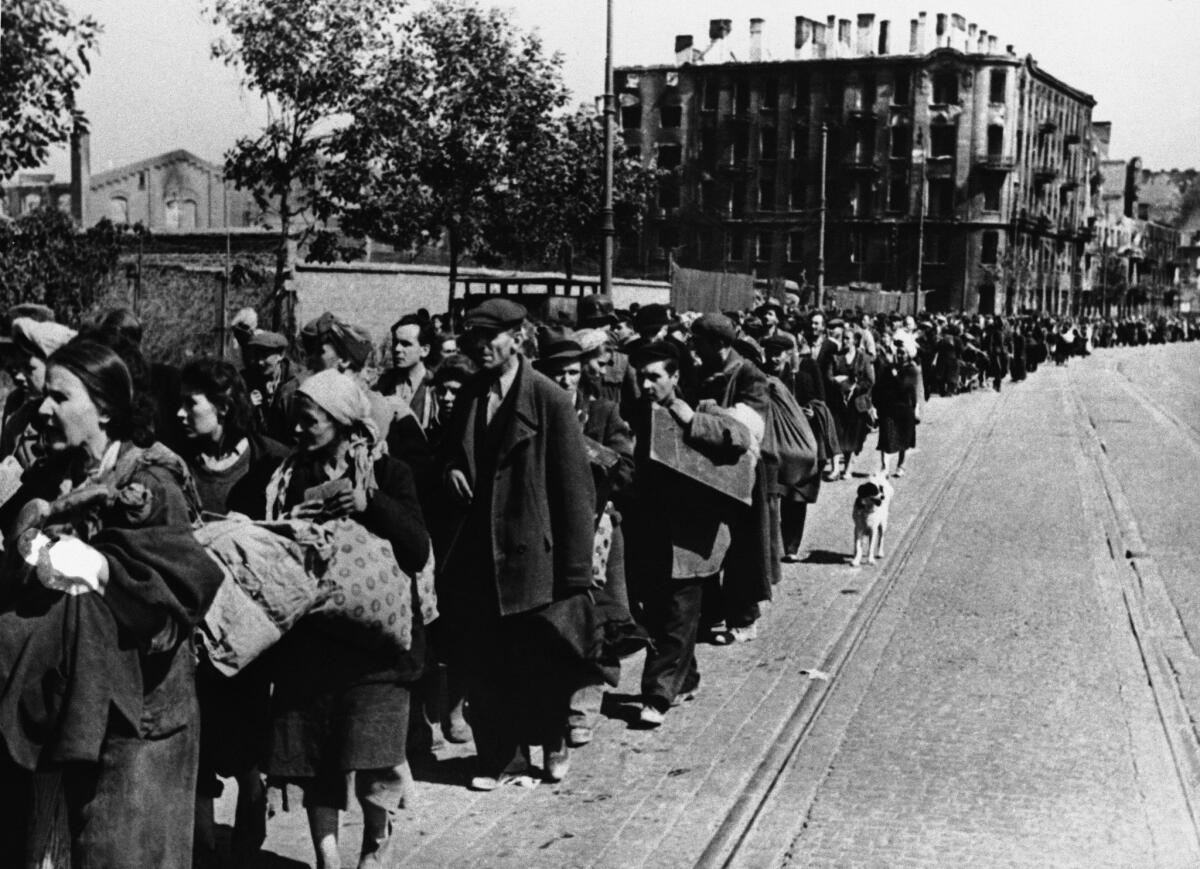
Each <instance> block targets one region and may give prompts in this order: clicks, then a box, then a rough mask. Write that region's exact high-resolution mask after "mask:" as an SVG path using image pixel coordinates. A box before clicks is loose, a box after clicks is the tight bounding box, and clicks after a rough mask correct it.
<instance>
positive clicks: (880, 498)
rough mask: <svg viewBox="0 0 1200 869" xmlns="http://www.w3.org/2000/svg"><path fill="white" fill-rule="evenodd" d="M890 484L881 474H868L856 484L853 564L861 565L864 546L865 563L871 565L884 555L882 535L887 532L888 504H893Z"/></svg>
mask: <svg viewBox="0 0 1200 869" xmlns="http://www.w3.org/2000/svg"><path fill="white" fill-rule="evenodd" d="M892 493H893V489H892V485H891V483H889V482H888V481H887V477H885V476H883V475H882V474H879V475H876V476H874V477H871V478H870V479H869V480H867V482H865V483H863V484H862V485H861V486H859V487H858V496H857V497H856V498H855V499H854V510H853V511H852V512H851V514H850V515H851V516H853V517H854V558H853V559H852V560H851V561H850V564H851V565H852V566H854V567H857V566H858V565H860V564H862V559H863V547H864V546H865V547H866V550H867V552H866V555H867V563H868V564H874V563H875V559H876V558H883V535H884V532H885V531H887V523H888V507H889V506H890V505H891V503H892Z"/></svg>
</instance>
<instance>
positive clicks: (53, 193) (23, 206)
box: [0, 172, 71, 217]
mask: <svg viewBox="0 0 1200 869" xmlns="http://www.w3.org/2000/svg"><path fill="white" fill-rule="evenodd" d="M44 206H51V207H54V208H57V209H59V210H60V211H64V212H66V213H67V214H70V213H71V185H70V183H69V182H67V181H56V180H55V178H54V174H53V173H51V172H20V173H18V174H17V177H16V178H14V179H13V180H12V182H10V183H9V184H6V185H4V189H3V196H0V214H2V215H4V216H6V217H18V216H20V215H22V214H25V213H26V212H29V211H33V210H34V209H35V208H42V207H44Z"/></svg>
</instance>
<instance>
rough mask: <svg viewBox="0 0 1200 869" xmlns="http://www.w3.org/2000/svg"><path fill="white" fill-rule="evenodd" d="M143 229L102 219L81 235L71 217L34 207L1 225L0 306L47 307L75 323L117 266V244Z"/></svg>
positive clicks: (87, 308)
mask: <svg viewBox="0 0 1200 869" xmlns="http://www.w3.org/2000/svg"><path fill="white" fill-rule="evenodd" d="M142 231H143V230H142V227H141V225H140V224H139V225H137V226H135V227H132V228H130V227H128V226H124V225H122V226H117V225H115V224H114V223H113V222H112V221H110V220H109V219H108V218H104V219H102V220H101V221H100V222H99V223H97V224H96V225H95V226H92V227H90V228H89V229H88V230H87V231H85V232H80V231H79V230H78V229H77V228H76V226H75V223H74V221H73V220H72V219H71V216H70V215H68V214H64V213H63V212H61V211H58V210H57V209H54V208H38V209H34V210H33V211H30V212H28V213H26V214H22V215H21V216H20V217H18V218H17V219H16V220H11V221H0V305H2V306H3V307H4V308H6V309H7V308H8V307H10V306H12V305H16V304H20V303H22V302H38V303H40V304H43V305H49V306H50V307H51V308H53V309H54V310H55V312H56V313H57V314H58V317H59V319H60V320H61V321H63V322H68V323H78V322H79V321H80V319H81V317H82V315H83V313H84V312H85V311H87V310H89V309H90V308H91V307H92V306H93V305H94V304H95V302H96V300H97V298H98V290H99V289H100V288H101V287H102V286H103V285H104V283H105V282H106V281H108V280H109V279H110V278H111V276H112V274H113V271H114V269H115V268H116V266H117V260H118V257H119V256H120V253H121V240H122V238H123V237H125V236H126V235H127V234H129V233H139V232H142Z"/></svg>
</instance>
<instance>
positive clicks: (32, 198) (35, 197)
mask: <svg viewBox="0 0 1200 869" xmlns="http://www.w3.org/2000/svg"><path fill="white" fill-rule="evenodd" d="M41 207H42V194H40V193H26V194H25V209H24V213H25V214H28V213H29V212H31V211H33V210H35V209H38V208H41Z"/></svg>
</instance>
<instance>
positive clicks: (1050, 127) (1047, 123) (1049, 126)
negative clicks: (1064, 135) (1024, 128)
mask: <svg viewBox="0 0 1200 869" xmlns="http://www.w3.org/2000/svg"><path fill="white" fill-rule="evenodd" d="M1057 129H1058V121H1056V120H1054V118H1046V119H1045V120H1043V121H1042V122H1041V123H1039V124H1038V132H1039V133H1042V134H1043V135H1045V134H1048V133H1053V132H1054V131H1056V130H1057Z"/></svg>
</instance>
